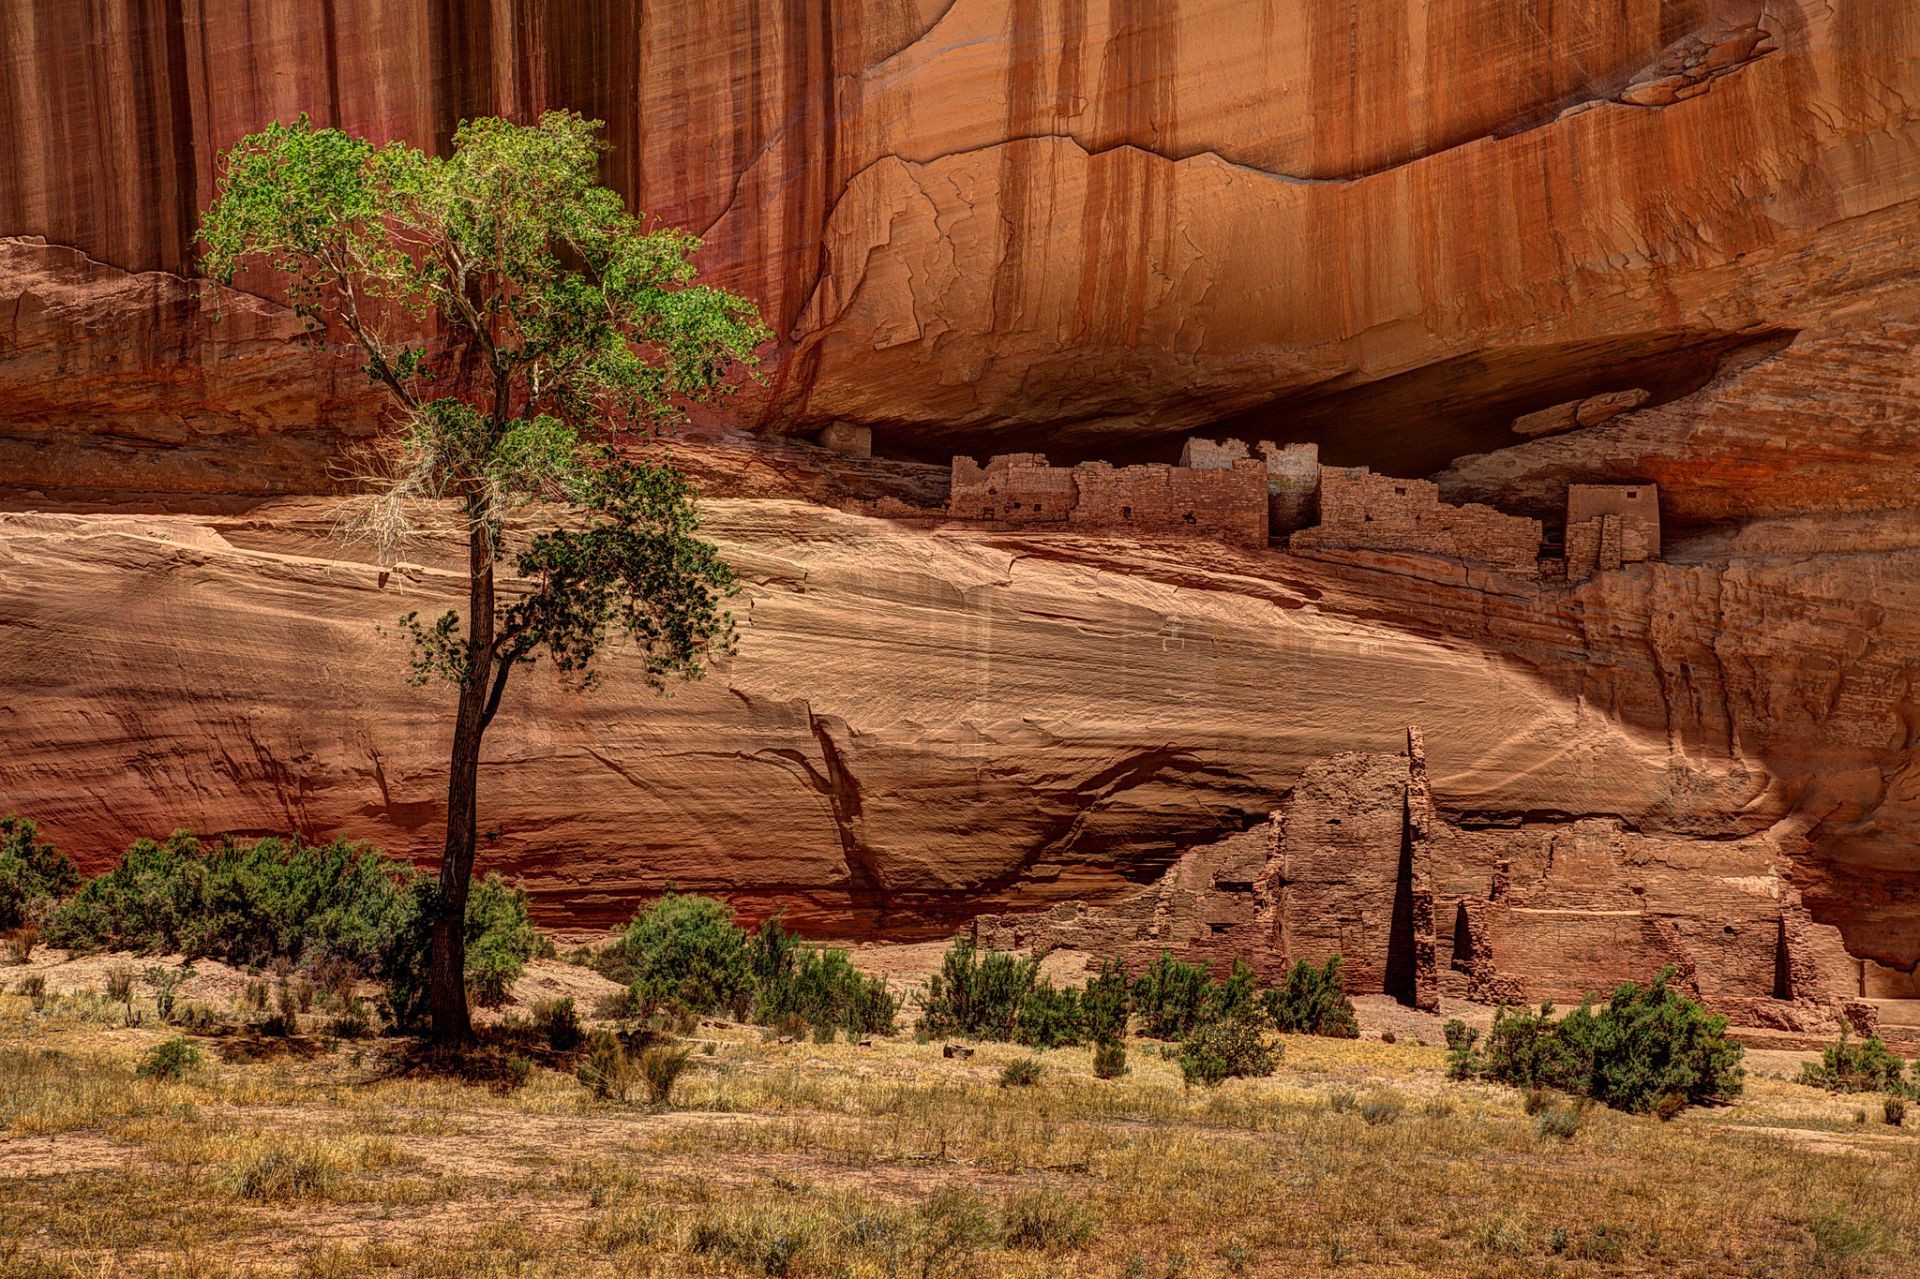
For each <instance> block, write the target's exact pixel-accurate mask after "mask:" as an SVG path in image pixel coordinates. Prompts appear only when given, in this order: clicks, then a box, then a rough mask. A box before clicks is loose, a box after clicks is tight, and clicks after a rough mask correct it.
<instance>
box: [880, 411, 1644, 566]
mask: <svg viewBox="0 0 1920 1279" xmlns="http://www.w3.org/2000/svg"><path fill="white" fill-rule="evenodd" d="M1257 452H1258V456H1255V455H1254V451H1252V450H1249V448H1248V446H1247V445H1246V444H1245V443H1244V442H1242V441H1239V440H1231V439H1230V440H1219V441H1216V440H1206V439H1200V438H1197V437H1196V438H1191V439H1188V440H1187V441H1186V443H1185V445H1184V447H1183V448H1182V451H1181V454H1180V461H1179V463H1178V465H1172V466H1169V465H1164V464H1146V465H1137V466H1114V465H1111V464H1109V463H1106V462H1082V463H1080V464H1078V465H1076V466H1071V467H1065V466H1054V465H1052V464H1051V463H1049V462H1048V460H1047V458H1046V455H1045V454H1041V453H1007V454H999V455H996V456H994V457H992V458H990V459H989V460H988V461H987V463H986V465H985V466H982V465H980V464H979V463H977V462H975V461H974V460H973V459H972V458H969V457H956V458H954V459H953V468H952V483H951V488H950V489H949V495H948V500H947V508H946V515H947V517H948V518H949V519H953V520H964V521H968V522H972V523H981V524H988V525H992V526H995V527H998V528H1002V529H1021V530H1028V529H1031V530H1035V531H1065V532H1102V533H1112V532H1126V533H1133V534H1136V535H1138V536H1143V537H1197V538H1209V539H1212V540H1215V541H1220V542H1225V543H1229V544H1232V545H1237V546H1245V547H1265V546H1268V545H1270V544H1279V545H1284V546H1285V547H1286V548H1287V549H1289V550H1293V551H1298V552H1303V553H1308V554H1312V553H1318V552H1329V551H1333V552H1338V551H1372V552H1386V553H1407V554H1417V555H1431V556H1438V557H1443V558H1447V559H1454V560H1459V561H1461V562H1462V563H1465V564H1469V565H1476V566H1479V567H1482V568H1487V569H1492V570H1494V571H1496V572H1499V573H1501V574H1504V575H1506V576H1508V577H1513V578H1519V579H1536V578H1546V579H1549V580H1560V579H1562V578H1563V577H1564V580H1566V581H1568V582H1583V581H1586V580H1587V579H1589V578H1591V577H1592V576H1593V575H1594V574H1595V573H1597V572H1602V571H1605V570H1609V569H1618V568H1620V567H1622V566H1623V565H1627V564H1635V563H1640V562H1642V561H1645V560H1650V559H1658V558H1659V557H1660V495H1659V488H1658V486H1657V485H1654V484H1651V483H1647V484H1574V485H1571V486H1569V488H1568V490H1567V517H1566V534H1565V555H1564V558H1562V557H1560V556H1557V555H1555V554H1553V549H1554V548H1553V547H1551V545H1550V544H1549V543H1548V542H1547V539H1546V534H1545V530H1544V528H1543V526H1542V524H1541V521H1539V520H1537V519H1532V518H1529V517H1526V516H1519V515H1509V514H1507V513H1505V512H1503V511H1500V510H1497V509H1495V508H1494V507H1491V506H1487V505H1484V504H1482V503H1478V502H1471V503H1466V504H1464V505H1456V504H1453V503H1449V502H1444V501H1442V500H1441V499H1440V489H1439V486H1438V485H1437V484H1435V483H1433V482H1432V481H1430V480H1421V479H1402V478H1398V477H1396V476H1391V475H1378V474H1375V473H1374V472H1373V471H1371V470H1369V469H1368V468H1367V467H1364V466H1354V467H1347V466H1323V465H1321V463H1320V459H1319V448H1318V446H1317V445H1313V444H1284V445H1282V444H1275V443H1272V442H1270V441H1262V442H1261V443H1260V444H1259V445H1258V446H1257ZM874 513H875V514H882V515H885V514H912V513H916V512H911V511H909V510H908V509H907V508H904V507H902V508H897V509H876V510H875V512H874Z"/></svg>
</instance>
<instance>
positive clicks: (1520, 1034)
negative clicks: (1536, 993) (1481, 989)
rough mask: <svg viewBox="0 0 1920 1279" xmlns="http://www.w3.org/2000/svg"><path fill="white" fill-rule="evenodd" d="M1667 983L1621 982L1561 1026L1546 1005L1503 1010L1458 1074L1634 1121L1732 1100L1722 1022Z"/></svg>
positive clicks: (1737, 1073) (1666, 975)
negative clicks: (1683, 1106) (1670, 1106)
mask: <svg viewBox="0 0 1920 1279" xmlns="http://www.w3.org/2000/svg"><path fill="white" fill-rule="evenodd" d="M1672 975H1673V970H1672V969H1666V970H1663V971H1662V972H1661V973H1660V975H1659V976H1658V977H1656V978H1655V979H1654V980H1653V981H1652V982H1650V983H1649V984H1647V985H1645V986H1642V985H1640V984H1639V983H1637V982H1627V983H1625V984H1623V985H1622V986H1620V987H1619V989H1617V990H1616V991H1614V994H1613V998H1612V999H1611V1000H1609V1001H1608V1002H1607V1004H1606V1005H1605V1006H1604V1007H1601V1008H1598V1009H1596V1008H1594V1007H1593V1006H1592V1004H1591V1003H1586V1004H1582V1005H1581V1006H1580V1007H1579V1008H1576V1009H1574V1010H1573V1011H1572V1012H1570V1013H1568V1014H1567V1015H1566V1016H1565V1017H1563V1018H1561V1019H1560V1020H1558V1021H1555V1020H1553V1006H1552V1005H1551V1004H1542V1005H1541V1006H1540V1010H1539V1011H1538V1012H1537V1013H1532V1012H1527V1011H1525V1010H1519V1011H1513V1012H1507V1011H1502V1012H1501V1013H1500V1014H1499V1015H1498V1016H1496V1017H1495V1018H1494V1024H1493V1029H1492V1031H1491V1032H1489V1034H1488V1036H1487V1042H1486V1048H1485V1050H1484V1052H1470V1053H1469V1054H1466V1056H1467V1057H1468V1060H1467V1061H1466V1062H1465V1063H1464V1066H1463V1073H1465V1074H1468V1075H1474V1076H1481V1077H1485V1078H1489V1079H1494V1080H1498V1081H1499V1082H1502V1083H1508V1084H1514V1085H1516V1086H1519V1087H1528V1086H1533V1085H1538V1086H1540V1087H1543V1088H1554V1089H1558V1090H1560V1091H1562V1092H1567V1093H1572V1094H1574V1095H1576V1096H1584V1097H1591V1098H1593V1099H1594V1100H1595V1101H1599V1102H1602V1103H1604V1104H1606V1105H1608V1106H1611V1107H1613V1108H1614V1109H1616V1110H1626V1111H1632V1112H1635V1113H1641V1114H1644V1113H1646V1112H1648V1111H1650V1110H1654V1109H1655V1108H1656V1107H1657V1106H1658V1105H1659V1104H1660V1102H1661V1099H1662V1098H1665V1097H1670V1096H1671V1097H1679V1098H1683V1099H1685V1101H1686V1102H1689V1103H1699V1102H1703V1101H1707V1100H1709V1099H1711V1098H1715V1097H1731V1096H1734V1095H1736V1094H1738V1093H1739V1091H1740V1088H1741V1084H1742V1074H1743V1072H1742V1070H1741V1067H1740V1058H1741V1056H1742V1055H1743V1050H1742V1048H1741V1047H1740V1045H1739V1044H1737V1043H1734V1042H1733V1041H1731V1040H1729V1039H1728V1038H1727V1037H1726V1029H1727V1019H1726V1018H1725V1017H1719V1016H1714V1015H1711V1014H1709V1013H1708V1012H1707V1011H1706V1009H1704V1008H1702V1007H1701V1006H1700V1005H1699V1004H1697V1003H1695V1002H1694V1001H1693V1000H1691V999H1688V998H1686V997H1685V996H1684V995H1681V994H1680V993H1679V992H1677V991H1675V990H1673V989H1672V988H1671V987H1670V986H1669V985H1668V982H1669V980H1670V979H1671V977H1672Z"/></svg>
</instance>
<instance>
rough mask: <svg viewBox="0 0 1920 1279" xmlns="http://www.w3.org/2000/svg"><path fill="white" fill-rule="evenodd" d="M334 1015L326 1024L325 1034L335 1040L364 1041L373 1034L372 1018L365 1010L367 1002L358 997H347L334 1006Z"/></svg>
mask: <svg viewBox="0 0 1920 1279" xmlns="http://www.w3.org/2000/svg"><path fill="white" fill-rule="evenodd" d="M334 1010H335V1011H334V1014H333V1016H332V1018H331V1019H329V1021H328V1022H327V1033H328V1034H330V1035H332V1036H333V1037H334V1038H335V1039H365V1038H366V1037H367V1036H368V1035H370V1034H372V1033H373V1017H372V1015H371V1014H370V1013H369V1012H368V1010H367V1001H366V1000H364V999H362V998H360V996H358V995H349V996H347V997H346V998H345V999H342V1000H338V1001H336V1002H335V1004H334Z"/></svg>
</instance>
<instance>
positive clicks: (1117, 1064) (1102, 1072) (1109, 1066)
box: [1093, 1039, 1127, 1079]
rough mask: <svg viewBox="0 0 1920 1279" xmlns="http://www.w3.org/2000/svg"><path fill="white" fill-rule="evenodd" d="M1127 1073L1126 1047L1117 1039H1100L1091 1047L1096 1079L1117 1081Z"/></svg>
mask: <svg viewBox="0 0 1920 1279" xmlns="http://www.w3.org/2000/svg"><path fill="white" fill-rule="evenodd" d="M1126 1073H1127V1046H1126V1045H1125V1044H1123V1043H1121V1042H1120V1041H1119V1040H1118V1039H1102V1040H1100V1041H1099V1042H1098V1043H1096V1044H1095V1045H1094V1046H1093V1074H1094V1078H1096V1079H1118V1078H1120V1076H1122V1075H1124V1074H1126Z"/></svg>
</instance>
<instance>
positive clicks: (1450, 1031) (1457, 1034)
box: [1440, 1017, 1480, 1053]
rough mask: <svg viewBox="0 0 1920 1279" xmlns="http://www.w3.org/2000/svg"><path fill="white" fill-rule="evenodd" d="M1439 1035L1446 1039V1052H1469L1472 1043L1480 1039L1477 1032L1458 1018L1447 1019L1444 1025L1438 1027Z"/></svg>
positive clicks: (1471, 1049) (1471, 1048)
mask: <svg viewBox="0 0 1920 1279" xmlns="http://www.w3.org/2000/svg"><path fill="white" fill-rule="evenodd" d="M1440 1033H1441V1035H1443V1036H1444V1037H1445V1038H1446V1041H1447V1051H1448V1052H1456V1053H1462V1052H1471V1051H1473V1045H1474V1041H1476V1040H1478V1039H1479V1038H1480V1032H1479V1031H1477V1030H1475V1029H1474V1028H1473V1027H1471V1026H1469V1025H1467V1023H1466V1022H1464V1021H1461V1020H1460V1019H1459V1018H1458V1017H1450V1018H1448V1019H1447V1023H1446V1025H1444V1026H1442V1027H1440Z"/></svg>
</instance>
